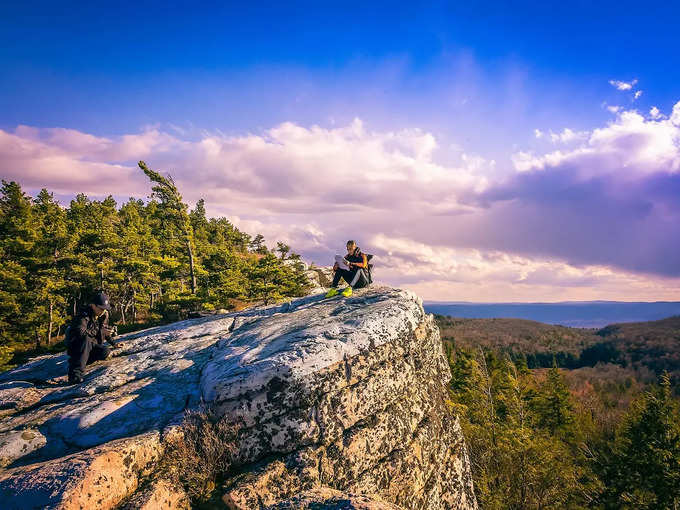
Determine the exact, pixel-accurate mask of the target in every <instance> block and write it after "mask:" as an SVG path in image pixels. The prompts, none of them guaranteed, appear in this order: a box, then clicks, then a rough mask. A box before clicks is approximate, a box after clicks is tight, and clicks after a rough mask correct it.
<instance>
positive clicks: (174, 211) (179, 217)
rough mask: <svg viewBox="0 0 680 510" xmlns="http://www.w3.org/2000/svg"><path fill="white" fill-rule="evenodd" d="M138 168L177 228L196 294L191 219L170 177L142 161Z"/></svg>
mask: <svg viewBox="0 0 680 510" xmlns="http://www.w3.org/2000/svg"><path fill="white" fill-rule="evenodd" d="M139 168H141V169H142V171H143V172H144V174H146V176H147V177H148V178H149V180H150V181H151V182H153V183H155V185H154V186H153V187H152V188H151V189H152V190H153V196H154V197H155V198H157V199H158V200H159V201H160V206H161V208H162V212H163V215H164V217H165V218H168V219H169V220H170V222H171V224H172V225H173V226H174V227H175V228H177V230H178V231H179V234H180V236H181V238H182V241H183V243H184V246H185V248H186V252H187V258H188V259H189V273H190V279H191V293H192V294H196V267H195V259H194V235H193V228H192V225H191V219H190V218H189V214H188V213H187V206H186V204H185V203H184V202H183V201H182V195H180V193H179V191H178V190H177V186H175V183H174V181H173V180H172V177H170V176H168V177H163V176H162V175H161V174H159V173H158V172H155V171H154V170H151V169H150V168H149V167H148V166H147V165H146V163H145V162H144V161H140V162H139Z"/></svg>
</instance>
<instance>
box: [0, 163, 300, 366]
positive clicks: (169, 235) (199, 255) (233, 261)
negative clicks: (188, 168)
mask: <svg viewBox="0 0 680 510" xmlns="http://www.w3.org/2000/svg"><path fill="white" fill-rule="evenodd" d="M140 166H141V167H143V168H142V169H144V168H146V172H147V175H149V177H150V179H151V180H152V182H153V183H154V186H153V188H152V189H153V197H152V199H151V200H150V201H149V202H147V203H145V202H143V201H141V200H136V199H130V200H129V201H128V202H126V203H124V204H122V206H120V208H119V207H118V204H116V201H115V200H114V199H113V198H112V197H107V198H106V199H104V200H102V201H97V200H90V199H89V198H88V197H87V196H85V195H83V194H79V195H77V196H76V197H75V198H74V199H73V200H72V201H71V202H70V204H69V206H68V207H66V208H63V207H62V206H60V205H59V204H58V203H57V202H56V201H55V200H54V197H53V196H52V194H50V193H49V192H48V191H47V190H42V191H41V192H40V193H39V194H38V196H37V197H36V198H35V200H33V199H32V198H31V197H30V196H28V195H26V194H25V193H24V192H23V191H22V189H21V186H20V185H19V184H17V183H15V182H4V181H3V182H2V188H1V189H0V257H2V261H3V263H2V264H0V368H4V367H7V366H8V364H10V363H12V364H16V363H17V362H20V361H21V356H22V354H21V353H33V354H38V353H41V352H45V350H46V349H48V348H50V346H51V344H54V343H55V341H54V339H55V337H59V336H60V334H61V333H63V327H62V326H63V325H64V324H65V322H66V321H67V320H68V318H69V317H70V316H71V315H72V314H75V313H76V312H77V310H78V308H79V307H80V306H81V305H84V304H86V303H87V301H88V300H89V298H90V297H91V295H92V294H93V293H94V292H95V291H97V290H99V289H103V290H105V291H106V292H107V293H108V294H109V296H110V298H111V304H112V307H113V309H112V312H111V313H112V320H113V321H114V322H119V323H120V324H121V328H122V330H127V329H129V328H136V327H139V324H144V325H150V324H158V323H161V322H167V321H173V320H178V319H183V318H186V317H187V316H188V315H189V314H190V313H191V312H192V311H196V310H214V309H217V308H226V309H230V308H234V307H236V306H239V307H240V306H243V305H245V304H246V303H247V302H249V301H264V302H267V303H270V302H273V301H275V300H278V299H283V298H286V297H291V296H299V295H303V294H304V293H306V291H307V287H308V281H307V278H306V276H305V267H304V264H303V263H302V262H301V260H300V257H299V256H298V255H297V254H295V253H293V252H291V251H290V248H289V247H288V246H287V245H284V244H283V243H279V247H280V248H281V247H285V250H284V251H283V252H281V251H279V253H280V254H282V256H283V259H282V258H281V257H277V256H275V255H274V253H270V252H269V250H268V249H267V247H266V246H265V244H264V238H263V237H262V236H257V237H255V238H254V239H251V237H250V236H249V235H248V234H246V233H245V232H242V231H240V230H239V229H237V228H236V227H235V226H234V225H232V224H231V223H230V222H229V221H228V220H227V219H226V218H210V219H208V218H207V216H206V212H205V202H204V201H203V200H199V202H198V203H197V204H196V206H195V208H194V209H193V210H192V211H191V212H187V211H188V208H187V206H186V204H184V203H183V202H182V198H181V195H180V194H179V192H178V190H177V188H176V186H175V185H174V183H173V182H172V179H171V178H165V177H162V176H160V175H159V174H158V173H156V172H153V171H151V170H149V169H148V167H146V165H144V164H143V162H142V163H141V165H140ZM55 348H59V344H58V343H57V345H56V346H55Z"/></svg>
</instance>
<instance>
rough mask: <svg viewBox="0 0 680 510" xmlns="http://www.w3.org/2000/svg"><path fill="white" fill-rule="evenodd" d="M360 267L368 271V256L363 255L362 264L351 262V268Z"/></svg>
mask: <svg viewBox="0 0 680 510" xmlns="http://www.w3.org/2000/svg"><path fill="white" fill-rule="evenodd" d="M352 266H354V267H360V268H361V269H366V268H367V267H368V259H367V258H366V255H364V254H363V253H362V254H361V262H350V263H349V267H352Z"/></svg>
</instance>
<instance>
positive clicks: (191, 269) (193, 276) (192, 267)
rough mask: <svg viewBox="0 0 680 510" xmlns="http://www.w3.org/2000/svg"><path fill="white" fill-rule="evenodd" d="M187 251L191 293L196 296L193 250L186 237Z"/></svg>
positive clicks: (189, 240)
mask: <svg viewBox="0 0 680 510" xmlns="http://www.w3.org/2000/svg"><path fill="white" fill-rule="evenodd" d="M187 251H188V252H189V271H190V272H191V293H192V294H196V273H195V271H194V249H193V247H192V246H191V239H189V237H188V236H187Z"/></svg>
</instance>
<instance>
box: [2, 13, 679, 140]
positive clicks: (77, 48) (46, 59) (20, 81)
mask: <svg viewBox="0 0 680 510" xmlns="http://www.w3.org/2000/svg"><path fill="white" fill-rule="evenodd" d="M243 4H244V3H232V4H229V3H227V4H219V3H215V5H204V6H200V7H199V8H196V3H195V2H192V3H184V2H140V3H139V4H138V3H137V2H135V3H129V4H127V5H125V4H123V5H120V6H116V5H112V6H108V7H102V6H101V5H97V3H91V2H69V3H55V2H44V3H41V2H30V1H29V2H13V3H10V2H6V3H5V5H4V6H3V7H2V11H1V12H2V16H1V17H0V65H1V66H2V68H3V73H2V78H0V98H2V99H0V111H2V112H3V113H2V118H0V123H1V124H2V126H3V127H12V126H14V125H16V124H19V123H25V124H30V125H37V126H51V125H63V124H64V123H65V120H66V121H68V124H69V125H70V127H74V128H78V129H85V130H88V131H92V132H99V133H103V132H106V133H111V132H120V133H122V132H125V131H127V130H129V129H130V126H140V125H144V124H147V123H154V122H169V123H174V124H177V125H185V124H187V123H189V122H192V123H193V124H194V125H197V126H200V127H202V128H207V129H228V130H241V129H244V128H246V129H257V128H258V127H268V126H270V125H272V124H274V123H276V122H280V121H282V120H295V121H301V122H318V123H324V122H326V121H327V120H328V118H329V117H331V116H332V117H335V118H337V119H338V120H343V119H342V117H350V119H351V117H353V116H367V115H371V114H375V116H376V117H377V119H376V122H381V123H390V124H391V125H394V123H395V122H397V121H398V122H400V123H402V124H406V123H407V122H408V121H409V120H410V119H413V117H414V116H415V117H416V118H418V120H422V121H423V122H424V123H432V124H433V126H434V127H435V128H437V129H441V130H445V129H447V126H446V124H447V122H446V121H447V119H446V115H445V114H446V113H448V114H457V113H460V112H459V110H458V109H456V108H454V107H452V106H449V107H447V108H444V111H440V112H433V111H432V109H431V108H427V107H428V106H431V105H430V103H429V102H428V101H426V100H425V96H424V95H423V92H424V91H425V92H433V93H434V94H435V96H434V97H435V98H437V96H440V95H441V94H442V91H441V90H439V89H438V87H437V84H436V83H433V82H432V81H428V79H432V80H435V79H436V80H437V81H438V82H441V81H444V82H445V83H454V82H456V83H457V82H458V80H459V79H461V78H463V77H462V76H461V75H463V74H464V73H465V70H461V69H460V65H461V61H462V62H463V64H462V65H463V66H465V62H468V63H469V62H473V63H474V66H475V69H474V72H476V73H479V74H480V75H481V78H480V79H481V81H482V83H475V85H477V86H478V87H481V88H482V89H484V90H481V91H478V92H479V93H481V98H480V100H484V102H485V103H487V104H488V103H496V104H495V105H493V106H495V107H496V108H498V107H499V106H506V107H508V105H509V103H512V102H513V101H515V102H516V103H519V102H521V103H522V104H521V106H522V107H523V108H525V109H524V110H523V111H522V112H523V113H525V115H524V116H523V117H522V118H523V119H527V116H528V117H531V118H534V117H535V118H537V119H542V120H544V119H547V118H548V117H549V116H553V117H551V118H554V114H555V113H556V112H555V110H557V111H558V112H559V114H560V116H562V117H565V118H569V117H572V118H574V120H575V121H576V122H579V123H582V124H586V123H588V122H591V121H592V120H593V118H592V117H597V114H602V112H597V110H596V108H594V107H595V106H596V105H598V104H599V103H601V102H602V101H603V100H606V98H607V97H608V96H610V95H611V94H612V91H611V90H609V89H608V85H607V80H609V79H612V78H616V79H625V80H631V79H633V78H638V79H639V80H640V83H642V84H643V86H644V87H645V88H647V89H649V90H653V94H654V100H655V101H656V103H658V104H661V105H663V104H666V105H671V104H672V103H673V102H674V101H675V100H676V97H674V96H673V94H674V93H676V92H677V85H676V84H677V83H678V82H680V68H679V67H678V66H677V65H672V62H674V61H677V49H678V35H677V32H678V31H677V29H676V28H677V26H676V23H677V19H678V15H679V14H680V7H678V6H677V4H676V5H675V6H673V2H663V3H661V2H659V3H657V4H656V5H655V4H654V3H651V4H650V3H645V4H644V5H641V4H639V3H638V2H566V3H565V2H512V3H511V4H512V5H509V4H510V3H508V2H497V3H495V2H470V3H467V2H456V3H452V4H457V5H447V3H434V4H430V5H428V6H425V7H423V6H420V5H416V3H413V4H410V5H398V3H394V4H392V5H390V4H389V3H379V2H376V3H372V2H370V4H371V5H369V6H366V5H365V3H363V2H362V3H358V2H357V3H356V4H355V5H349V6H345V5H342V6H337V7H332V6H329V7H325V8H321V9H320V8H319V7H318V2H309V3H295V5H292V6H289V5H287V3H284V2H275V3H271V4H270V5H261V6H249V7H248V6H244V5H243ZM362 4H363V5H362ZM404 4H406V3H404ZM457 64H458V66H457ZM376 70H380V71H381V72H376ZM503 82H505V87H506V88H511V87H513V86H515V87H517V88H519V87H521V90H522V92H523V93H524V94H525V95H526V97H521V98H518V97H514V96H513V97H501V96H500V95H499V94H498V93H497V91H496V90H494V91H492V92H490V91H489V90H488V89H493V88H495V87H496V85H498V84H501V86H502V83H503ZM516 93H517V95H519V92H516ZM510 94H511V93H510V92H508V95H510ZM350 95H352V96H353V97H348V96H350ZM357 96H359V97H358V99H359V101H358V104H355V106H354V108H348V107H347V103H348V102H351V100H353V99H355V98H357ZM645 99H646V98H645ZM557 100H559V104H556V103H557ZM499 103H502V104H499ZM260 105H262V106H260ZM399 105H402V106H403V108H399ZM253 106H255V108H253ZM258 106H260V107H259V108H258ZM514 106H515V107H519V106H520V105H518V104H515V105H514ZM490 107H491V106H490ZM420 108H422V109H424V110H426V111H420ZM579 109H582V110H585V111H587V112H588V113H585V112H584V111H581V112H579V111H578V110H579ZM586 109H587V110H586ZM395 110H397V111H395ZM574 110H577V111H574ZM434 113H439V114H438V115H434ZM66 117H67V118H66ZM386 117H389V118H386ZM449 122H451V121H450V119H449Z"/></svg>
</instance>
